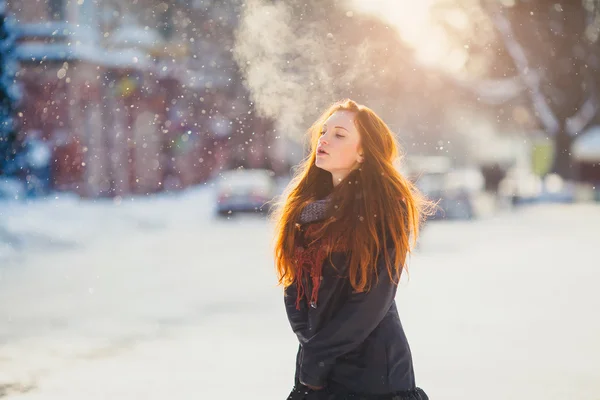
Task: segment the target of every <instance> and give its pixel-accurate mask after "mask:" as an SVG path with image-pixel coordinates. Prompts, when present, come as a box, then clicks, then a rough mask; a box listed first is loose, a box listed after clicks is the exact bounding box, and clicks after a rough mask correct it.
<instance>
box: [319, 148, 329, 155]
mask: <svg viewBox="0 0 600 400" xmlns="http://www.w3.org/2000/svg"><path fill="white" fill-rule="evenodd" d="M328 155H329V153H328V152H326V151H325V150H323V148H322V147H317V157H318V156H328Z"/></svg>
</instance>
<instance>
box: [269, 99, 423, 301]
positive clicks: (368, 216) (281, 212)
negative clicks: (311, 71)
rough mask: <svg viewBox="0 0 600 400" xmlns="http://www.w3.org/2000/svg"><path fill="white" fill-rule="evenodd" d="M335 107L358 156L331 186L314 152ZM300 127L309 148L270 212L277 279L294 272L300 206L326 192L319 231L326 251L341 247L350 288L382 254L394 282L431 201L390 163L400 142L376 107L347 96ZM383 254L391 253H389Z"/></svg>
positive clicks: (372, 270) (365, 283) (363, 284)
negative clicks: (348, 120) (353, 132)
mask: <svg viewBox="0 0 600 400" xmlns="http://www.w3.org/2000/svg"><path fill="white" fill-rule="evenodd" d="M340 110H346V111H350V112H352V113H354V115H355V118H354V124H355V126H356V129H357V131H358V133H359V135H360V139H361V146H362V150H363V154H364V161H363V163H362V164H361V167H360V168H359V169H355V170H353V171H352V172H351V173H350V174H349V175H348V176H347V177H346V178H345V179H343V181H342V182H340V183H339V184H338V185H336V186H335V187H334V186H333V182H332V177H331V174H330V173H329V172H327V171H325V170H322V169H320V168H318V167H317V166H316V165H315V159H316V148H317V144H318V140H319V136H320V133H321V130H322V127H323V124H324V123H325V121H326V120H327V119H328V118H329V117H330V116H331V115H332V114H333V113H335V112H336V111H340ZM307 134H308V135H309V138H310V146H311V147H310V150H311V151H310V154H309V156H308V157H306V158H305V160H304V161H303V162H302V163H301V164H300V165H299V167H298V169H297V171H296V173H295V176H294V178H293V179H292V181H291V182H290V184H289V185H288V187H287V189H286V191H285V193H286V195H285V196H284V197H283V201H282V202H281V203H280V204H279V206H278V207H277V208H276V209H275V212H274V213H273V217H274V219H275V223H276V225H275V249H274V250H275V263H276V268H277V272H278V278H279V283H280V284H282V285H283V286H284V287H287V286H289V285H291V284H292V283H294V280H295V279H296V276H297V274H296V268H297V267H298V266H297V265H296V264H295V262H294V252H295V249H296V235H297V231H298V229H297V226H298V224H297V223H298V218H299V216H300V213H301V212H302V209H303V208H304V207H305V206H306V205H307V204H308V203H310V202H312V201H315V200H318V199H323V198H325V197H327V196H330V199H331V202H330V207H329V208H328V212H327V215H328V218H327V219H326V220H325V222H324V223H323V226H322V228H321V229H320V231H319V233H320V235H322V237H325V238H328V240H329V243H330V246H328V247H327V248H328V256H331V253H332V252H333V251H334V250H335V249H336V248H343V249H348V253H349V255H350V259H349V260H350V261H349V266H348V277H349V279H350V283H351V284H352V286H353V288H354V289H355V290H356V291H358V292H362V291H365V290H368V289H369V288H370V286H371V284H372V280H373V278H376V277H377V267H376V265H377V260H378V258H379V257H380V256H381V255H383V257H384V258H385V261H386V265H387V272H388V274H389V276H390V278H392V279H393V280H394V281H395V282H398V280H399V279H400V275H401V272H402V270H403V268H404V266H405V261H406V257H407V255H408V253H409V252H410V251H411V250H412V248H413V247H414V245H415V244H416V241H417V237H418V235H419V228H420V225H421V222H422V221H423V219H424V216H425V215H427V214H428V212H429V210H430V209H431V203H430V202H429V201H428V200H427V199H426V198H425V197H424V196H422V195H421V194H420V192H419V191H418V190H417V189H416V188H415V186H414V185H413V184H412V183H411V182H410V181H409V180H408V179H406V178H405V177H403V176H402V175H401V174H400V173H399V171H398V170H397V168H396V167H395V165H394V164H395V161H396V159H397V157H398V156H399V151H398V148H399V146H398V144H397V142H396V139H395V137H394V135H393V134H392V132H391V131H390V129H389V128H388V126H387V125H386V124H385V123H384V122H383V121H382V119H381V118H380V117H379V116H378V115H377V114H375V112H373V111H372V110H371V109H369V108H368V107H365V106H363V105H359V104H357V103H355V102H354V101H352V100H349V99H346V100H343V101H340V102H337V103H335V104H333V105H332V106H331V107H330V108H329V109H328V110H327V111H325V112H324V113H323V114H322V115H321V116H320V117H319V118H318V119H317V121H316V122H315V123H314V124H313V125H312V126H311V127H310V128H309V130H308V132H307ZM389 249H394V250H395V252H390V251H387V250H389ZM388 254H393V255H394V257H393V260H390V259H389V258H390V257H389V256H388Z"/></svg>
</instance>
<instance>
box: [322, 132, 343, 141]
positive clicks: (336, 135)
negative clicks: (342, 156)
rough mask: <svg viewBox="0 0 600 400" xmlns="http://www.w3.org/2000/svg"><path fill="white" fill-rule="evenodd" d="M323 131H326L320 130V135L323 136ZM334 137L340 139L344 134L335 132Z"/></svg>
mask: <svg viewBox="0 0 600 400" xmlns="http://www.w3.org/2000/svg"><path fill="white" fill-rule="evenodd" d="M325 132H327V131H321V136H323V135H324V134H325ZM335 137H336V138H339V139H341V138H343V137H344V135H340V134H339V133H336V134H335Z"/></svg>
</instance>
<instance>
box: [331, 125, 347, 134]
mask: <svg viewBox="0 0 600 400" xmlns="http://www.w3.org/2000/svg"><path fill="white" fill-rule="evenodd" d="M334 128H340V129H343V130H345V131H346V132H348V133H350V132H349V131H348V129H346V128H344V127H343V126H335V127H334Z"/></svg>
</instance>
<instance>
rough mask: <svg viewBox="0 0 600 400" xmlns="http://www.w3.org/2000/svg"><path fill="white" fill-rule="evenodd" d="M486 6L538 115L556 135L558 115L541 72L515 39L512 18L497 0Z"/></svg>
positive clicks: (487, 1) (485, 3)
mask: <svg viewBox="0 0 600 400" xmlns="http://www.w3.org/2000/svg"><path fill="white" fill-rule="evenodd" d="M483 3H484V7H486V8H487V9H488V11H489V15H490V19H491V20H492V22H493V24H494V26H495V27H496V29H497V30H498V32H499V33H500V37H501V38H502V41H503V42H504V45H505V46H506V50H507V52H508V54H509V55H510V56H511V57H512V59H513V61H514V63H515V66H516V67H517V70H518V71H519V76H520V77H521V79H522V80H523V82H524V83H525V85H526V86H527V88H528V89H529V94H530V97H531V100H532V103H533V107H534V109H535V111H536V113H537V116H538V118H539V120H540V122H541V123H542V125H543V126H544V128H545V130H546V132H548V133H549V134H550V135H553V136H554V135H555V134H556V133H557V132H558V129H559V128H560V125H559V121H558V119H557V118H556V115H555V114H554V112H553V111H552V109H551V108H550V105H549V104H548V101H547V100H546V98H545V97H544V95H543V93H542V91H541V90H540V80H541V79H540V77H539V74H538V73H537V72H536V71H534V70H532V69H531V68H530V66H529V62H528V60H527V55H526V54H525V51H524V50H523V47H522V46H521V44H520V43H519V42H518V41H517V40H516V39H515V36H514V34H513V30H512V26H511V23H510V20H509V19H508V18H507V17H506V16H505V15H504V13H503V11H502V10H501V9H500V7H498V5H497V4H495V0H484V1H483Z"/></svg>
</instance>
